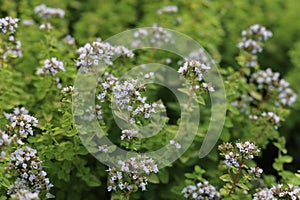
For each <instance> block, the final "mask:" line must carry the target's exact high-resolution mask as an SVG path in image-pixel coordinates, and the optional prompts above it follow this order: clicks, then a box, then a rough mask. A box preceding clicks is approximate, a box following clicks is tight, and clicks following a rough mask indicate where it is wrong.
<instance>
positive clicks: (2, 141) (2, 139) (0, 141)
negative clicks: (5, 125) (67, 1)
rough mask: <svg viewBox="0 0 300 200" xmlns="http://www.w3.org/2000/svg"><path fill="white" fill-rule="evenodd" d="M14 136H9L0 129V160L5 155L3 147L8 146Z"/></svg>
mask: <svg viewBox="0 0 300 200" xmlns="http://www.w3.org/2000/svg"><path fill="white" fill-rule="evenodd" d="M13 139H14V137H10V136H9V135H8V134H7V133H6V132H5V131H2V130H0V149H1V152H0V160H1V158H4V157H5V156H6V151H5V147H8V146H9V145H10V143H11V142H12V140H13Z"/></svg>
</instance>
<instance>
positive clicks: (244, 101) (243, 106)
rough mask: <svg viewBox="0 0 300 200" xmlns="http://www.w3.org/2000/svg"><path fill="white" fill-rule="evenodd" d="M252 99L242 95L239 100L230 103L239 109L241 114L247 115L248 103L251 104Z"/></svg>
mask: <svg viewBox="0 0 300 200" xmlns="http://www.w3.org/2000/svg"><path fill="white" fill-rule="evenodd" d="M253 100H254V99H253V97H251V96H248V95H246V94H242V95H241V97H240V100H238V101H233V102H231V105H233V106H236V107H238V108H239V109H240V111H241V112H243V113H245V114H247V115H249V114H250V110H249V103H250V102H252V101H253Z"/></svg>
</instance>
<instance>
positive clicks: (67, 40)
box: [63, 35, 75, 45]
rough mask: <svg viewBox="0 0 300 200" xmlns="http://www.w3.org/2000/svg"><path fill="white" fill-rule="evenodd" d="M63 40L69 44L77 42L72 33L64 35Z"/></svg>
mask: <svg viewBox="0 0 300 200" xmlns="http://www.w3.org/2000/svg"><path fill="white" fill-rule="evenodd" d="M63 41H64V42H65V43H67V44H68V45H73V44H75V38H73V37H72V36H71V35H66V37H64V39H63Z"/></svg>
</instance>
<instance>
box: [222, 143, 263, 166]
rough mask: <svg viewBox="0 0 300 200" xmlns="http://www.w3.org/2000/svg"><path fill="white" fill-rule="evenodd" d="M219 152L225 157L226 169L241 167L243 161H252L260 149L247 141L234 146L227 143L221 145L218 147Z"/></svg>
mask: <svg viewBox="0 0 300 200" xmlns="http://www.w3.org/2000/svg"><path fill="white" fill-rule="evenodd" d="M219 150H220V151H221V154H222V155H223V156H224V157H225V161H224V164H225V165H227V166H228V167H243V163H242V161H243V160H250V159H253V158H254V156H257V155H258V153H259V152H260V149H259V148H258V147H257V146H256V145H255V144H253V143H251V142H249V141H246V142H245V143H240V142H237V143H236V144H235V146H234V145H232V144H231V143H228V142H227V143H223V144H221V145H219ZM241 164H242V166H241Z"/></svg>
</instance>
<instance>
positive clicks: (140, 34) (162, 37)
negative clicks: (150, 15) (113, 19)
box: [131, 24, 174, 48]
mask: <svg viewBox="0 0 300 200" xmlns="http://www.w3.org/2000/svg"><path fill="white" fill-rule="evenodd" d="M133 37H134V38H135V40H134V41H133V42H132V44H131V46H132V47H133V48H138V47H139V46H140V45H141V44H142V43H144V42H145V41H147V42H149V43H150V44H153V45H154V46H158V47H160V46H162V45H163V44H168V43H174V40H173V39H172V34H171V33H170V32H169V31H167V30H166V29H164V28H163V27H161V26H158V25H157V24H153V25H152V27H151V30H150V32H148V31H147V29H139V30H137V31H136V32H134V35H133Z"/></svg>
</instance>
